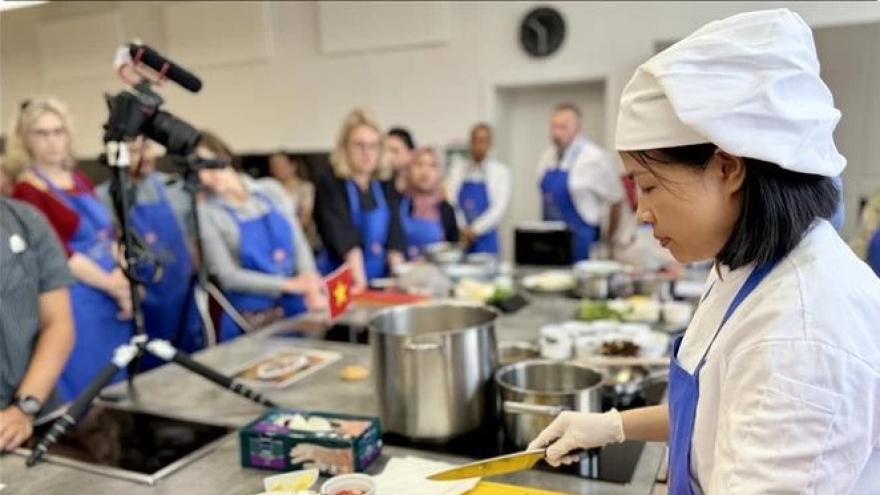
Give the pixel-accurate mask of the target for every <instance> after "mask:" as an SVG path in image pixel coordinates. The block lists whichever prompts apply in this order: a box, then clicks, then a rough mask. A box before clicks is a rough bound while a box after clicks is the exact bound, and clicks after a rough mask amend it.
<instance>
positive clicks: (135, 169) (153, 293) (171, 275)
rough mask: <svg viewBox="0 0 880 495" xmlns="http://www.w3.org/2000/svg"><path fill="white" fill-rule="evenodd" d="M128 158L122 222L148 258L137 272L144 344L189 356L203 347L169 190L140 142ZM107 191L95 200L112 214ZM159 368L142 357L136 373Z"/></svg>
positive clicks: (105, 187)
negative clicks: (130, 192)
mask: <svg viewBox="0 0 880 495" xmlns="http://www.w3.org/2000/svg"><path fill="white" fill-rule="evenodd" d="M129 153H130V158H131V165H130V167H129V169H128V171H129V178H130V180H131V181H132V183H133V184H135V186H136V191H137V193H136V198H135V204H134V205H132V206H131V208H130V210H129V214H128V220H129V221H130V225H131V227H132V229H133V231H134V232H135V233H136V235H138V236H139V238H140V241H141V242H142V243H143V244H144V246H143V247H144V249H146V250H147V251H148V252H149V255H148V256H146V257H143V259H142V260H141V261H142V263H141V265H140V266H138V270H137V275H138V278H140V280H141V281H142V282H144V288H145V289H146V290H145V294H144V298H143V299H142V300H141V309H142V310H143V314H144V327H145V331H146V333H147V335H148V336H149V337H150V338H155V339H162V340H167V341H168V342H170V343H171V344H172V345H173V346H175V347H176V348H178V349H180V350H181V351H183V352H186V353H192V352H195V351H197V350H199V349H201V348H202V347H204V340H205V339H204V336H203V333H202V332H203V325H202V322H201V320H200V317H199V313H198V310H197V308H196V305H195V301H194V298H193V289H194V288H193V281H194V267H193V259H192V251H191V247H190V243H189V241H188V239H187V236H186V231H185V228H184V227H183V226H184V224H185V219H183V218H180V216H179V214H178V212H176V211H175V210H174V208H173V207H172V202H171V200H170V198H169V190H168V188H167V187H166V185H165V180H164V178H163V176H162V175H161V174H160V173H159V172H157V171H156V170H155V158H154V156H153V155H152V151H151V149H150V145H149V143H148V142H147V141H146V139H145V138H143V137H139V138H137V139H135V140H133V141H132V142H130V143H129ZM109 189H110V184H108V183H105V184H102V185H101V186H99V187H98V194H99V196H101V197H102V199H103V200H104V203H105V204H107V205H109V206H108V207H109V208H111V209H112V208H113V207H114V206H113V202H112V201H113V200H112V198H111V197H110V190H109ZM111 211H112V210H111ZM117 225H118V222H117ZM156 262H158V266H159V267H161V268H160V269H159V270H157V264H156ZM161 364H164V361H163V360H161V359H159V358H157V357H155V356H153V355H152V354H149V353H147V354H145V355H144V357H143V361H142V362H141V370H144V371H146V370H149V369H152V368H154V367H156V366H159V365H161Z"/></svg>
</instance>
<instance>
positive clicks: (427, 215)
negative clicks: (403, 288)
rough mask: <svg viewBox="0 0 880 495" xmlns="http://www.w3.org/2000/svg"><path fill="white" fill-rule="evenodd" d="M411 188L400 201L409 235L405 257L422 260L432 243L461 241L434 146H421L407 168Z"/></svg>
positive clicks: (405, 230)
mask: <svg viewBox="0 0 880 495" xmlns="http://www.w3.org/2000/svg"><path fill="white" fill-rule="evenodd" d="M407 174H408V180H407V184H408V189H407V190H406V193H405V194H404V196H403V199H402V200H401V202H400V222H401V225H402V226H403V231H404V233H405V234H406V257H407V259H409V260H421V259H424V257H425V249H426V248H427V247H428V246H430V245H431V244H436V243H440V242H449V243H452V244H455V243H457V242H459V238H458V236H459V232H458V221H457V220H456V218H455V210H453V209H452V205H450V204H449V202H447V201H446V200H444V199H443V191H442V188H441V182H440V175H441V172H440V163H439V159H438V158H437V152H436V151H435V150H434V149H433V148H419V149H417V150H416V151H415V153H414V155H413V160H412V163H411V164H410V165H409V169H408V172H407Z"/></svg>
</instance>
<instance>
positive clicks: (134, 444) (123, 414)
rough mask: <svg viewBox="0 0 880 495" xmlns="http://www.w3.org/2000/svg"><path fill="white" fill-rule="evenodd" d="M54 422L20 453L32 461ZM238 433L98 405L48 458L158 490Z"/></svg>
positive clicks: (232, 430) (37, 431)
mask: <svg viewBox="0 0 880 495" xmlns="http://www.w3.org/2000/svg"><path fill="white" fill-rule="evenodd" d="M50 425H51V423H45V424H43V425H41V426H38V427H37V428H36V430H35V432H34V436H33V437H32V438H31V440H30V441H28V442H27V443H26V444H25V445H24V446H23V447H22V448H20V449H18V450H16V451H15V453H16V454H18V455H22V456H28V455H30V453H31V449H32V448H33V446H34V445H35V444H36V442H37V441H38V440H39V439H40V438H42V436H43V433H45V432H46V430H48V427H49V426H50ZM234 431H235V429H234V428H232V427H229V426H223V425H216V424H208V423H201V422H196V421H189V420H184V419H180V418H174V417H169V416H163V415H157V414H151V413H146V412H135V411H129V410H125V409H119V408H114V407H108V406H104V405H96V406H94V407H92V409H91V410H90V411H89V413H88V414H87V415H86V417H85V418H83V420H82V421H80V422H79V424H77V426H76V427H74V428H73V429H72V430H71V431H69V432H68V433H67V434H66V435H65V436H64V437H63V438H62V439H61V440H60V441H59V442H58V443H56V444H55V445H54V446H53V447H52V448H51V449H50V450H49V453H48V455H46V456H45V457H44V458H43V459H44V462H53V463H57V464H61V465H65V466H69V467H73V468H76V469H82V470H83V471H90V472H93V473H97V474H101V475H105V476H110V477H114V478H121V479H125V480H130V481H135V482H138V483H143V484H146V485H154V484H156V482H157V481H158V480H160V479H162V478H164V477H165V476H168V475H169V474H171V473H173V472H175V471H177V470H179V469H180V468H182V467H184V466H186V465H188V464H191V463H192V462H194V461H195V460H196V459H198V458H200V457H202V456H204V455H206V454H207V453H208V452H210V451H211V450H213V449H214V448H216V447H217V445H218V444H219V443H220V442H222V441H223V440H225V438H226V437H227V436H228V435H229V434H230V433H232V432H234Z"/></svg>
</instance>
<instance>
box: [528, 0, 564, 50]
mask: <svg viewBox="0 0 880 495" xmlns="http://www.w3.org/2000/svg"><path fill="white" fill-rule="evenodd" d="M564 40H565V19H564V18H563V17H562V14H561V13H560V12H559V11H558V10H556V9H554V8H552V7H537V8H535V9H533V10H531V11H529V12H528V13H527V14H526V16H525V17H524V18H523V20H522V22H521V23H520V27H519V41H520V44H521V45H522V47H523V50H525V51H526V53H528V54H529V55H531V56H533V57H536V58H544V57H548V56H550V55H552V54H553V53H555V52H556V50H558V49H559V47H560V46H562V42H563V41H564Z"/></svg>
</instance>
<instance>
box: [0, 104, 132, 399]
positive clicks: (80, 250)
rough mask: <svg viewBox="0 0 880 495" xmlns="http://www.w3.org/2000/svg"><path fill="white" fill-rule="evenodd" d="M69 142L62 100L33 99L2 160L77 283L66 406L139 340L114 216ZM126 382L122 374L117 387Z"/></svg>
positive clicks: (64, 376) (62, 381)
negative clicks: (119, 350)
mask: <svg viewBox="0 0 880 495" xmlns="http://www.w3.org/2000/svg"><path fill="white" fill-rule="evenodd" d="M70 136H71V128H70V116H69V113H68V111H67V108H66V106H65V105H64V104H63V103H62V102H61V101H58V100H56V99H54V98H34V99H32V100H28V101H27V102H25V103H23V104H22V105H21V108H20V112H19V114H18V117H17V121H16V125H15V133H14V135H13V136H12V141H11V143H10V150H9V151H10V152H9V153H8V154H7V156H6V160H5V162H4V168H5V170H6V172H7V173H8V174H9V176H10V177H11V178H13V179H14V180H15V181H16V184H15V187H14V189H13V197H15V198H16V199H20V200H23V201H25V202H27V203H29V204H31V205H33V206H34V207H36V208H37V209H38V210H40V212H41V213H43V215H45V217H46V219H47V220H48V221H49V223H50V224H51V225H52V227H53V229H54V230H55V233H56V234H57V235H58V238H59V239H60V240H61V242H62V245H63V246H64V247H65V250H66V252H67V254H68V256H69V258H68V266H69V267H70V270H71V272H72V273H73V275H74V277H75V278H76V282H75V283H74V284H73V285H71V287H70V301H71V307H72V312H73V320H74V324H75V332H76V336H75V338H76V340H75V344H74V348H73V351H72V352H71V354H70V358H69V359H68V360H67V363H66V365H65V367H64V371H63V372H62V373H61V377H60V378H59V380H58V392H59V397H60V399H61V400H62V401H64V402H66V401H70V400H73V399H75V398H76V397H77V396H78V395H79V394H81V393H82V392H83V391H84V390H85V388H86V387H87V386H88V384H89V383H90V382H91V381H92V380H93V379H95V378H96V377H97V376H98V374H99V372H100V371H101V370H102V369H103V368H104V367H105V366H106V365H107V364H109V363H110V362H111V360H112V358H113V353H114V351H115V350H116V349H117V348H118V347H119V346H121V345H123V344H125V343H127V342H128V341H129V339H130V338H131V336H132V334H133V325H132V319H131V317H132V305H131V293H130V284H129V282H128V280H127V279H126V277H125V275H124V274H123V272H122V270H121V269H120V268H119V267H118V266H117V262H116V257H115V255H116V249H115V244H116V233H115V231H114V228H113V224H112V222H111V219H110V214H109V212H108V211H107V210H106V209H105V208H104V206H103V205H102V204H101V202H100V200H98V198H97V197H96V196H95V193H94V189H93V187H92V184H91V182H90V181H89V179H88V177H86V176H85V175H84V174H82V172H80V171H78V170H76V169H75V163H76V161H75V158H74V156H75V154H74V151H73V146H72V140H71V139H70ZM9 310H10V308H5V309H4V311H9ZM124 377H125V372H124V371H121V372H120V373H118V374H117V375H116V376H115V377H114V378H113V382H116V381H119V380H121V379H123V378H124Z"/></svg>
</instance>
